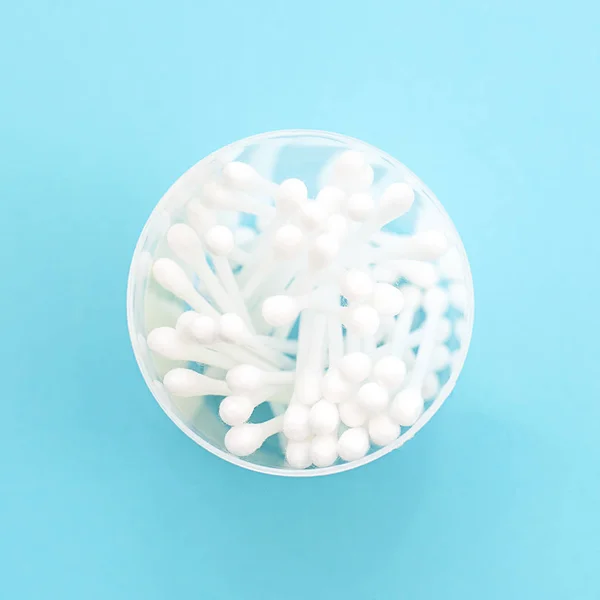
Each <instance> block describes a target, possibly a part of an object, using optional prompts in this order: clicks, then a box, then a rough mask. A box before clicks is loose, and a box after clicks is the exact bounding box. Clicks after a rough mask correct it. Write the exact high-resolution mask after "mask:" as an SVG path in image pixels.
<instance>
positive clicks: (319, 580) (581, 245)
mask: <svg viewBox="0 0 600 600" xmlns="http://www.w3.org/2000/svg"><path fill="white" fill-rule="evenodd" d="M599 31H600V8H599V5H598V3H597V2H594V1H593V0H587V1H585V0H574V1H571V2H568V3H566V2H560V3H558V2H552V1H548V0H546V1H544V2H542V1H541V0H527V1H523V0H504V1H500V0H499V1H497V2H486V1H483V0H451V1H447V0H440V1H438V2H435V1H432V0H419V1H410V2H407V1H401V2H398V1H393V0H389V1H371V2H368V3H367V2H364V3H361V4H360V5H359V4H358V3H353V2H348V1H347V0H336V1H329V2H325V1H323V0H320V1H312V0H311V1H309V0H303V1H302V2H284V1H281V2H277V1H275V0H272V1H253V2H249V1H243V0H238V1H237V2H233V1H229V2H224V1H222V2H219V1H215V2H214V3H207V2H199V1H198V0H193V1H192V0H190V1H187V2H186V1H182V0H176V1H172V2H167V1H166V0H163V1H160V2H159V1H152V0H144V1H142V0H131V1H129V2H122V1H120V0H119V1H117V0H104V1H102V2H99V1H93V2H90V1H87V2H86V1H72V2H68V1H66V0H60V1H59V0H45V1H43V0H19V1H18V2H17V1H13V2H7V0H4V1H3V2H2V3H1V5H0V86H1V87H0V202H1V208H2V213H1V214H2V219H3V227H2V234H1V235H0V251H1V254H0V256H1V257H2V296H1V299H0V314H1V317H0V318H1V339H2V341H1V343H0V347H1V352H2V362H1V363H0V364H2V367H3V382H2V387H1V394H0V402H1V410H0V456H1V459H0V461H1V462H0V485H1V490H0V491H1V493H0V597H1V598H3V599H4V598H6V599H8V600H13V599H19V600H20V599H22V598H25V599H30V598H31V599H46V598H51V599H54V598H57V599H60V600H70V599H78V600H79V599H82V598H85V599H86V600H94V599H103V600H104V599H106V598H111V599H113V600H119V599H128V600H131V599H138V598H140V599H144V600H154V599H163V598H164V599H169V600H171V599H174V598H177V599H178V598H203V599H213V598H214V599H219V600H220V599H235V600H242V599H243V600H253V599H255V598H257V599H258V598H261V599H266V600H270V599H280V598H285V599H287V600H295V599H306V598H309V599H310V598H314V599H321V598H323V599H328V598H344V599H345V600H346V599H347V600H352V599H355V598H356V599H361V600H363V599H364V600H380V599H383V600H389V599H392V598H416V599H436V600H437V599H439V598H448V599H450V598H460V599H461V600H470V599H477V600H479V599H481V598H485V599H486V600H493V599H496V598H502V599H505V598H512V599H521V598H527V599H531V598H543V599H544V600H546V599H554V598H557V599H558V598H561V599H564V598H574V599H577V600H586V599H595V600H597V599H598V598H599V597H600V569H599V568H598V566H599V563H600V510H599V506H600V437H599V434H598V431H599V423H600V383H599V381H600V369H599V367H598V361H599V359H600V353H599V351H598V348H599V346H598V336H599V335H600V318H599V309H598V296H599V294H600V286H599V283H598V262H599V259H600V242H599V239H598V238H599V235H598V217H599V216H600V208H599V194H598V192H599V189H600V175H599V172H600V168H599V165H600V151H599V147H600V144H599V139H600V118H599V110H598V107H599V106H600V76H599V75H600V42H599V35H598V32H599ZM290 127H305V128H321V129H327V130H333V131H338V132H341V133H345V134H349V135H352V136H355V137H358V138H362V139H364V140H365V141H368V142H370V143H372V144H374V145H375V146H378V147H380V148H382V149H384V150H385V151H387V152H389V153H391V154H392V155H394V156H396V157H397V158H399V159H400V160H401V161H403V162H404V163H406V164H407V165H408V166H409V167H410V168H411V169H413V170H414V171H415V172H416V173H417V174H418V175H419V176H420V177H421V178H422V179H423V180H424V181H425V182H427V184H428V185H429V186H430V187H431V188H432V189H433V190H434V191H435V192H436V194H437V195H438V196H439V198H440V199H441V200H442V202H443V203H444V204H445V206H446V208H447V209H448V211H449V213H450V214H451V216H452V217H453V219H454V221H455V223H456V225H457V228H458V229H459V231H460V232H461V234H462V236H463V240H464V243H465V245H466V247H467V250H468V252H469V255H470V259H471V265H472V269H473V275H474V281H475V291H476V305H477V310H476V313H477V314H476V326H475V333H474V338H473V343H472V346H471V351H470V355H469V358H468V360H467V363H466V367H465V369H464V371H463V374H462V376H461V379H460V381H459V384H458V386H457V388H456V390H455V392H454V393H453V395H452V397H451V399H450V400H449V401H448V402H447V403H446V405H445V406H444V407H443V409H442V410H441V411H440V413H439V414H438V415H437V416H436V418H435V419H434V420H433V421H432V422H431V423H430V424H429V425H428V426H427V427H426V428H425V430H423V432H421V433H420V434H419V435H418V436H417V438H416V439H415V440H414V441H412V442H410V443H409V444H408V445H407V446H405V447H404V448H403V449H402V450H400V451H398V452H396V453H393V455H390V456H387V457H385V458H383V459H382V460H380V461H378V462H376V463H375V464H372V465H369V466H368V467H365V468H363V469H358V470H356V471H354V472H350V473H347V474H343V475H339V476H334V477H330V478H317V479H314V480H286V479H281V478H273V477H267V476H261V475H258V474H255V473H251V472H246V471H244V470H242V469H239V468H236V467H234V466H232V465H229V464H227V463H225V462H223V461H220V460H219V459H217V458H215V457H213V456H212V455H210V454H209V453H207V452H205V451H203V450H201V449H200V448H199V447H197V446H195V445H194V443H193V442H192V441H191V440H189V439H188V438H186V437H185V436H184V435H183V434H182V433H181V432H180V431H179V430H178V429H177V428H176V427H175V426H174V425H173V424H172V423H171V422H170V421H169V420H168V419H167V417H166V416H165V415H164V414H163V413H162V412H161V410H160V409H159V407H158V405H157V404H156V402H154V400H153V399H152V396H151V394H150V392H149V391H148V390H147V389H146V388H145V385H144V383H143V381H142V378H141V376H140V374H139V372H138V370H137V367H136V364H135V362H134V358H133V355H132V351H131V349H130V345H129V340H128V334H127V330H126V320H125V288H126V278H127V270H128V266H129V260H130V256H131V254H132V251H133V248H134V245H135V242H136V239H137V236H138V234H139V232H140V230H141V228H142V226H143V224H144V222H145V220H146V218H147V216H148V215H149V213H150V211H151V209H152V208H153V206H154V204H155V203H156V202H157V201H158V199H159V198H160V197H161V195H162V194H163V193H164V192H165V190H166V189H167V188H168V187H169V185H170V184H171V183H172V182H173V181H174V180H175V179H176V178H177V177H178V176H179V175H180V174H181V173H183V172H184V171H185V170H186V169H187V168H188V167H190V166H191V165H192V164H194V163H195V162H196V161H197V160H199V159H200V158H202V157H203V156H205V155H206V154H208V153H209V152H210V151H212V150H214V149H216V148H218V147H220V146H222V145H224V144H226V143H228V142H231V141H233V140H236V139H239V138H242V137H245V136H247V135H250V134H253V133H258V132H262V131H267V130H273V129H278V128H290Z"/></svg>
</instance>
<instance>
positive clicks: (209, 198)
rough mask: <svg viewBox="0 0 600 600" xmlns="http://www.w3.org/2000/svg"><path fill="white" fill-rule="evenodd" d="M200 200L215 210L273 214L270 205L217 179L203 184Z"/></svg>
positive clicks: (259, 214) (265, 215) (266, 215)
mask: <svg viewBox="0 0 600 600" xmlns="http://www.w3.org/2000/svg"><path fill="white" fill-rule="evenodd" d="M202 200H203V203H204V204H205V205H206V206H208V207H209V208H212V209H215V210H233V211H239V212H242V213H248V214H252V215H258V216H263V217H267V218H269V217H271V216H272V215H273V214H274V209H273V207H272V206H267V205H265V204H262V203H260V202H257V201H256V200H255V199H254V198H252V197H250V196H248V195H247V194H243V193H240V192H239V191H236V190H232V189H228V188H227V187H225V186H223V185H221V184H220V183H218V182H217V181H209V182H207V183H205V184H204V186H203V188H202Z"/></svg>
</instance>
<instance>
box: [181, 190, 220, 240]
mask: <svg viewBox="0 0 600 600" xmlns="http://www.w3.org/2000/svg"><path fill="white" fill-rule="evenodd" d="M186 214H187V218H188V221H189V223H190V225H191V226H192V227H193V228H194V230H195V231H196V233H197V234H198V235H200V236H203V235H204V234H205V233H206V231H208V230H209V229H210V228H211V227H214V226H215V225H217V215H216V213H215V211H214V210H212V209H211V208H207V207H206V206H204V205H203V204H202V203H201V202H200V200H198V199H194V200H190V202H188V205H187V207H186Z"/></svg>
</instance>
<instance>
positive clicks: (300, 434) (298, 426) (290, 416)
mask: <svg viewBox="0 0 600 600" xmlns="http://www.w3.org/2000/svg"><path fill="white" fill-rule="evenodd" d="M309 418H310V407H309V406H307V405H306V404H300V402H295V401H292V402H291V403H290V405H289V406H288V407H287V409H286V411H285V413H284V415H283V433H284V435H285V436H286V437H287V439H288V440H292V441H295V442H301V441H304V440H307V439H308V438H309V437H310V436H311V435H312V434H311V428H310V422H309Z"/></svg>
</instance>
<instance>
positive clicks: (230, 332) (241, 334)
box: [219, 313, 294, 369]
mask: <svg viewBox="0 0 600 600" xmlns="http://www.w3.org/2000/svg"><path fill="white" fill-rule="evenodd" d="M219 333H220V336H221V338H222V339H223V340H225V341H226V342H228V343H230V344H236V345H239V346H247V347H248V348H250V349H252V350H253V351H254V352H256V354H257V355H258V356H260V357H262V358H264V359H265V360H268V361H270V362H272V363H273V364H274V365H276V366H277V367H278V368H281V369H290V368H292V367H293V366H294V361H293V360H292V359H290V358H289V357H287V356H285V355H284V354H282V352H281V351H279V350H276V349H275V348H273V347H272V343H271V338H267V337H261V336H255V335H253V334H252V333H251V332H250V331H249V330H248V329H247V327H246V326H245V324H244V321H243V320H242V319H241V318H240V317H239V316H238V315H236V314H233V313H228V314H225V315H223V316H222V317H221V318H220V320H219ZM263 340H264V341H263Z"/></svg>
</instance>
